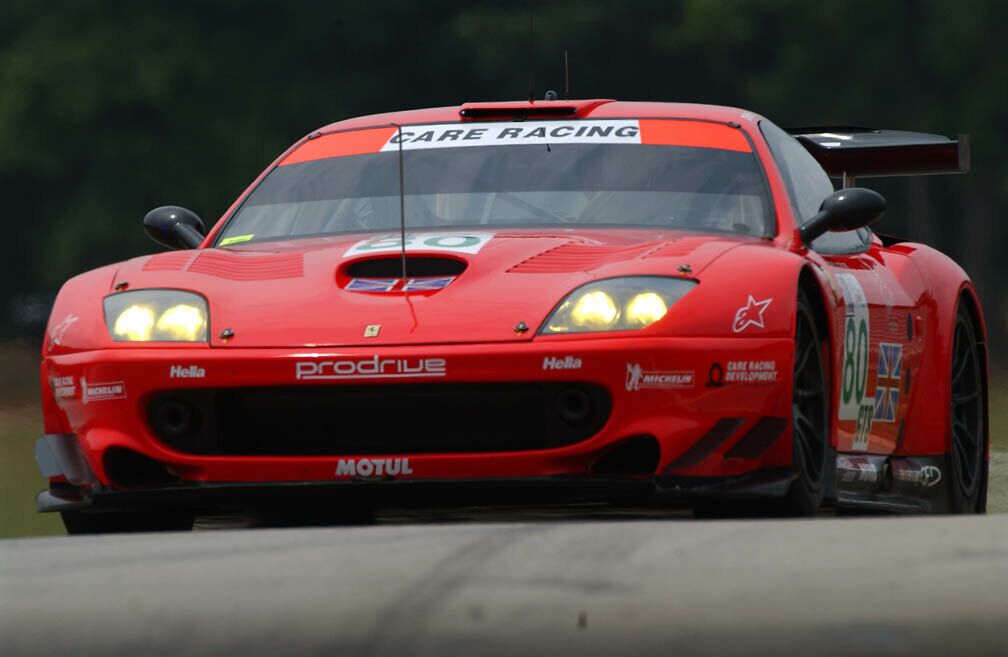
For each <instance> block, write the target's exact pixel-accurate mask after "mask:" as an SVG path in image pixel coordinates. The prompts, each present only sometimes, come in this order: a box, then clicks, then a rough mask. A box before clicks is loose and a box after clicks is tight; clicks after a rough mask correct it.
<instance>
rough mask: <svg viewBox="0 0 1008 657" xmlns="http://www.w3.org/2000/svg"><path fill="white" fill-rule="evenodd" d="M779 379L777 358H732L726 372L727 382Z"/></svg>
mask: <svg viewBox="0 0 1008 657" xmlns="http://www.w3.org/2000/svg"><path fill="white" fill-rule="evenodd" d="M776 381H777V361H775V360H730V361H728V363H727V367H726V368H725V372H724V382H725V383H774V382H776Z"/></svg>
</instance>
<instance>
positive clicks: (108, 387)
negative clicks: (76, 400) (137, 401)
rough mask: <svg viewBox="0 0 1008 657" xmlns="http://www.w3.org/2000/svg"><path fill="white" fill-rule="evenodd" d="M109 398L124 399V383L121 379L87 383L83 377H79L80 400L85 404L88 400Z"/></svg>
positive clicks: (105, 399)
mask: <svg viewBox="0 0 1008 657" xmlns="http://www.w3.org/2000/svg"><path fill="white" fill-rule="evenodd" d="M110 399H126V384H125V383H123V382H122V381H110V382H107V383H88V382H87V380H86V379H85V378H84V377H81V401H82V402H84V403H85V404H87V403H90V402H99V401H108V400H110Z"/></svg>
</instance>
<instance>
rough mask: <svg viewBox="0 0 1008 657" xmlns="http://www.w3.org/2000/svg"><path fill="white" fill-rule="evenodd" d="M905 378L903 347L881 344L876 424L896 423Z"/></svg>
mask: <svg viewBox="0 0 1008 657" xmlns="http://www.w3.org/2000/svg"><path fill="white" fill-rule="evenodd" d="M902 377H903V345H901V344H894V343H890V342H881V343H879V356H878V381H877V382H876V384H875V415H874V416H873V417H872V420H873V421H875V422H895V421H896V409H897V408H899V396H900V379H901V378H902Z"/></svg>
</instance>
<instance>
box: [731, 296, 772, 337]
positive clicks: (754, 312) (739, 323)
mask: <svg viewBox="0 0 1008 657" xmlns="http://www.w3.org/2000/svg"><path fill="white" fill-rule="evenodd" d="M772 301H773V299H764V300H763V301H757V300H756V299H755V298H753V295H751V294H750V295H749V301H748V302H746V305H744V306H742V307H741V308H739V309H738V310H737V311H736V312H735V321H734V322H733V323H732V330H733V331H735V332H736V333H741V332H742V331H744V330H746V329H747V328H749V327H750V326H755V327H756V328H766V327H765V325H764V324H763V313H764V312H766V309H767V306H769V305H770V303H771V302H772Z"/></svg>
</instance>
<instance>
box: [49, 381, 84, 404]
mask: <svg viewBox="0 0 1008 657" xmlns="http://www.w3.org/2000/svg"><path fill="white" fill-rule="evenodd" d="M49 387H50V388H51V389H52V395H53V398H54V399H70V398H71V397H73V396H74V395H76V394H77V384H76V383H74V378H73V377H72V376H53V377H49Z"/></svg>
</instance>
